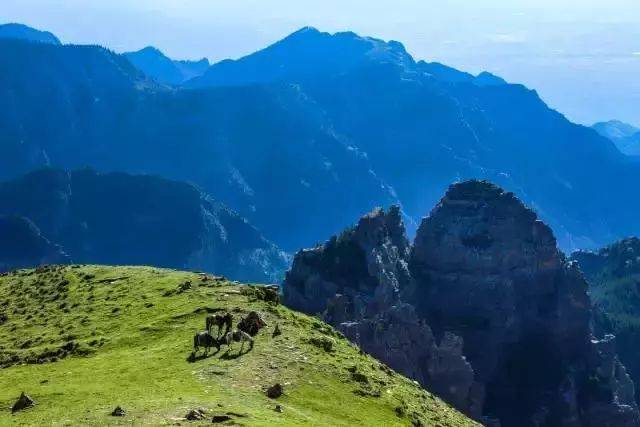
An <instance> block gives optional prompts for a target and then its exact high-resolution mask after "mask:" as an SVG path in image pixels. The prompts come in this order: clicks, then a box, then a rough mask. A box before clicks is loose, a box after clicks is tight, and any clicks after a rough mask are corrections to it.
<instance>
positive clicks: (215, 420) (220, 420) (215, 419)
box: [211, 415, 233, 423]
mask: <svg viewBox="0 0 640 427" xmlns="http://www.w3.org/2000/svg"><path fill="white" fill-rule="evenodd" d="M232 419H233V418H231V417H230V416H229V415H214V416H213V419H212V420H211V422H212V423H224V422H225V421H231V420H232Z"/></svg>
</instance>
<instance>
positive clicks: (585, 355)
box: [284, 181, 640, 426]
mask: <svg viewBox="0 0 640 427" xmlns="http://www.w3.org/2000/svg"><path fill="white" fill-rule="evenodd" d="M402 230H403V229H402V225H401V221H400V213H399V210H398V209H397V208H392V210H390V212H389V213H388V214H385V213H384V212H383V211H380V210H376V211H374V212H373V213H372V214H370V215H368V216H366V217H364V218H363V219H362V220H360V222H359V223H358V225H357V226H356V227H354V228H352V229H350V230H347V231H345V232H344V233H343V234H341V235H340V236H339V237H337V238H334V239H332V240H330V241H329V242H327V243H326V244H325V245H322V246H319V247H317V248H315V249H311V250H306V251H302V252H300V253H299V254H298V255H297V256H296V258H295V260H294V264H293V268H292V270H291V271H290V272H289V273H288V275H287V279H286V281H285V284H284V287H285V289H284V292H285V303H288V304H290V305H293V306H294V308H298V309H300V310H303V311H307V312H312V313H321V314H322V315H323V316H324V318H325V320H327V321H328V322H330V323H332V324H333V325H336V326H338V327H339V328H340V329H341V330H342V331H343V333H344V334H345V335H346V336H347V337H349V338H350V339H351V340H352V341H354V342H356V343H358V344H359V345H360V346H361V348H362V349H363V350H365V351H367V352H369V353H371V354H372V355H374V356H375V357H378V358H379V359H381V360H383V361H384V362H386V363H388V364H389V365H390V366H391V367H393V368H395V369H397V370H399V371H400V372H402V373H404V374H406V375H408V376H410V377H412V378H414V379H416V380H418V381H420V382H421V383H422V384H423V385H424V386H425V387H427V388H429V389H430V390H432V391H434V392H436V393H438V394H439V395H440V396H441V397H443V398H444V399H445V400H447V401H448V402H450V403H451V404H453V405H454V406H456V407H458V408H460V409H461V410H463V411H465V412H466V413H467V414H469V415H471V416H473V417H475V418H477V419H483V420H484V421H486V422H487V423H490V422H491V423H499V424H501V425H503V426H528V425H531V426H538V425H540V426H542V425H565V426H592V425H593V426H595V425H612V426H614V425H615V426H618V425H624V426H627V425H629V426H631V425H640V414H639V413H638V408H637V406H636V404H635V402H634V399H633V395H634V386H633V382H632V381H631V380H630V378H629V376H628V375H627V373H626V370H625V368H624V366H623V365H622V364H621V363H620V361H619V360H618V357H617V355H616V351H615V339H614V338H613V337H612V336H607V337H605V338H603V339H601V340H596V339H594V338H593V336H592V332H591V328H590V320H591V303H590V300H589V296H588V294H587V284H586V281H585V279H584V278H583V276H582V273H581V272H580V271H579V269H578V268H577V266H576V265H575V263H571V262H568V261H567V260H566V259H565V257H564V255H563V254H562V253H561V252H559V251H558V249H557V245H556V240H555V238H554V236H553V233H552V232H551V230H550V229H549V227H547V226H546V225H545V224H543V223H542V222H541V221H539V220H538V218H537V216H536V214H535V213H534V212H532V211H531V210H529V209H527V208H526V207H525V206H524V205H523V204H522V202H520V201H519V200H518V199H517V198H516V197H515V196H514V195H513V194H511V193H507V192H504V191H503V190H501V189H500V188H498V187H496V186H494V185H492V184H490V183H487V182H483V181H468V182H464V183H460V184H455V185H453V186H451V187H450V189H449V191H448V192H447V193H446V195H445V197H444V198H443V199H442V200H441V201H440V203H439V204H438V205H437V206H436V208H435V209H434V210H433V211H432V212H431V214H430V215H429V216H428V217H427V218H425V219H424V220H423V222H422V224H421V226H420V228H419V230H418V233H417V236H416V239H415V243H414V245H413V247H410V245H409V244H408V243H407V240H406V237H405V235H404V232H403V231H402Z"/></svg>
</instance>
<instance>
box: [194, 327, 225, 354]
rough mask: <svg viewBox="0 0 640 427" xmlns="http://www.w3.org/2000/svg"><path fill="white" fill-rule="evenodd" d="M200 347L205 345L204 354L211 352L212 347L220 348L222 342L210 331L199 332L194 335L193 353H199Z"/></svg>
mask: <svg viewBox="0 0 640 427" xmlns="http://www.w3.org/2000/svg"><path fill="white" fill-rule="evenodd" d="M200 347H204V354H209V349H210V348H211V347H216V348H217V349H218V350H220V344H219V342H218V340H217V339H215V338H214V337H213V335H211V334H210V333H209V332H208V331H204V332H198V333H197V334H195V335H194V336H193V353H194V354H195V353H197V352H198V351H199V350H200Z"/></svg>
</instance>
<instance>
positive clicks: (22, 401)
mask: <svg viewBox="0 0 640 427" xmlns="http://www.w3.org/2000/svg"><path fill="white" fill-rule="evenodd" d="M35 405H36V401H35V400H33V399H32V398H31V397H29V395H28V394H25V393H24V392H22V394H20V397H19V398H18V400H16V403H14V404H13V406H12V407H11V412H12V413H15V412H18V411H23V410H25V409H28V408H31V407H33V406H35Z"/></svg>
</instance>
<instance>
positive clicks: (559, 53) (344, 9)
mask: <svg viewBox="0 0 640 427" xmlns="http://www.w3.org/2000/svg"><path fill="white" fill-rule="evenodd" d="M1 22H20V23H24V24H27V25H31V26H34V27H37V28H39V29H44V30H48V31H51V32H53V33H54V34H56V35H57V36H58V37H59V38H60V39H61V40H62V41H63V42H65V43H81V44H86V43H92V44H100V45H103V46H107V47H109V48H111V49H113V50H115V51H117V52H123V51H128V50H136V49H140V48H142V47H144V46H147V45H153V46H156V47H158V48H160V49H161V50H162V51H164V52H165V53H166V54H167V55H169V56H171V57H174V58H177V59H183V58H201V57H205V56H206V57H208V58H209V59H210V60H212V61H217V60H221V59H224V58H237V57H240V56H243V55H246V54H248V53H251V52H253V51H255V50H258V49H260V48H262V47H265V46H266V45H268V44H270V43H272V42H274V41H277V40H279V39H281V38H283V37H284V36H286V35H287V34H289V33H291V32H293V31H295V30H297V29H298V28H300V27H303V26H308V25H309V26H314V27H317V28H318V29H321V30H323V31H330V32H335V31H344V30H351V31H355V32H357V33H359V34H361V35H368V36H373V37H378V38H383V39H387V40H388V39H394V40H398V41H401V42H402V43H403V44H404V45H405V46H406V47H407V50H408V51H409V52H410V53H411V54H412V55H413V56H414V57H415V58H416V59H424V60H427V61H439V62H442V63H445V64H447V65H451V66H454V67H456V68H459V69H462V70H465V71H469V72H473V73H478V72H480V71H483V70H487V71H491V72H493V73H495V74H498V75H500V76H502V77H504V78H506V79H507V80H508V81H511V82H518V83H523V84H526V85H527V86H528V87H530V88H532V89H536V90H537V91H538V92H539V93H540V95H541V96H542V97H543V99H544V100H545V101H547V102H548V103H549V104H550V105H551V106H552V107H553V108H556V109H558V110H559V111H560V112H562V113H564V114H565V115H567V116H568V117H569V118H570V119H572V120H574V121H576V122H579V123H585V124H591V123H593V122H595V121H599V120H608V119H620V120H624V121H627V122H629V123H631V124H634V125H636V126H639V127H640V1H639V0H607V1H602V0H555V1H553V0H537V1H524V0H510V1H509V0H484V1H477V0H476V1H471V0H449V1H445V0H441V1H434V0H394V1H392V0H297V1H294V0H269V1H265V0H109V1H108V2H107V1H96V0H0V23H1Z"/></svg>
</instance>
